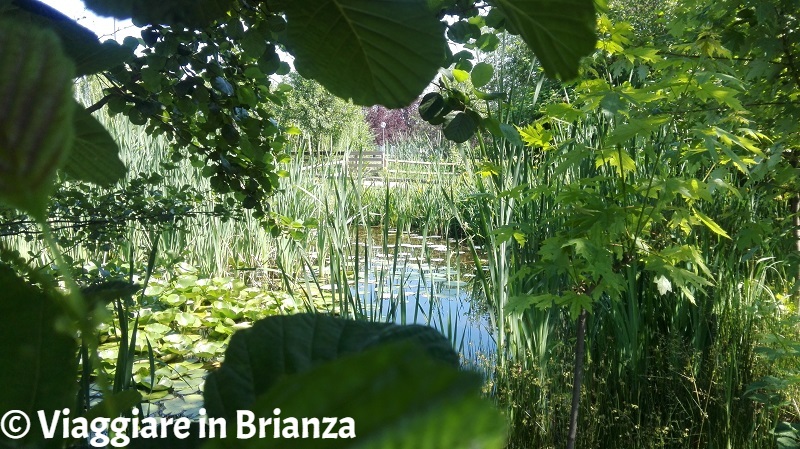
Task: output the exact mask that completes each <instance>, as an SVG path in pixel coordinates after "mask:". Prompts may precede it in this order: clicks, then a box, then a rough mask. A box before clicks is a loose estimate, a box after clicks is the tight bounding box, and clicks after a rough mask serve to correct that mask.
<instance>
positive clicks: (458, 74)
mask: <svg viewBox="0 0 800 449" xmlns="http://www.w3.org/2000/svg"><path fill="white" fill-rule="evenodd" d="M453 78H455V79H456V81H458V82H459V83H464V82H466V81H467V80H468V79H469V72H466V71H464V70H460V69H453Z"/></svg>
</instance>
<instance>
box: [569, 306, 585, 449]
mask: <svg viewBox="0 0 800 449" xmlns="http://www.w3.org/2000/svg"><path fill="white" fill-rule="evenodd" d="M586 315H587V312H586V309H581V313H580V315H578V323H577V332H576V334H577V335H576V337H577V341H576V342H575V372H574V373H573V381H572V410H571V411H570V414H569V434H568V435H567V449H575V439H576V438H577V437H578V409H579V408H580V405H581V383H582V382H583V358H584V355H585V354H586Z"/></svg>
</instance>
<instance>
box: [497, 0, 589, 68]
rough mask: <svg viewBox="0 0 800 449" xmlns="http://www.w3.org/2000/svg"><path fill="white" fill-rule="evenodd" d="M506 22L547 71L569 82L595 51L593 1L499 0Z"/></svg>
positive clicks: (498, 4)
mask: <svg viewBox="0 0 800 449" xmlns="http://www.w3.org/2000/svg"><path fill="white" fill-rule="evenodd" d="M495 4H496V5H497V6H498V7H499V8H500V10H501V12H502V13H503V15H504V16H505V18H506V21H507V22H510V23H511V25H513V27H514V30H515V31H517V32H519V34H520V35H521V36H522V39H523V40H525V43H527V44H528V45H529V46H530V47H531V48H532V49H533V52H534V53H536V57H537V58H539V60H540V61H541V63H542V67H544V70H545V72H546V73H547V74H548V75H549V76H551V77H557V78H560V79H562V80H568V79H572V78H575V77H576V76H578V63H579V61H580V59H581V58H582V57H584V56H588V55H590V54H591V53H592V52H593V51H594V49H595V43H596V41H597V36H596V35H595V11H594V2H593V0H497V1H496V2H495Z"/></svg>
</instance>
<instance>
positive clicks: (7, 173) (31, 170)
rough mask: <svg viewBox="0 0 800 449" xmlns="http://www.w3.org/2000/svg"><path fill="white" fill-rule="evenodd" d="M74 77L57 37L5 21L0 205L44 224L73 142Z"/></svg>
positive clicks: (0, 70) (1, 29) (0, 45)
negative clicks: (50, 197) (57, 180)
mask: <svg viewBox="0 0 800 449" xmlns="http://www.w3.org/2000/svg"><path fill="white" fill-rule="evenodd" d="M74 72H75V67H74V65H73V63H72V61H70V60H69V58H67V57H66V56H65V55H64V52H63V51H62V50H61V44H60V42H59V40H58V38H57V37H56V36H55V34H53V33H52V32H50V31H48V30H44V29H39V28H37V27H35V26H34V27H31V26H27V27H26V26H22V25H20V24H18V23H15V22H13V21H10V20H0V201H4V202H6V203H7V204H9V205H11V206H13V207H17V208H19V209H23V210H25V211H26V212H28V213H30V214H31V215H33V216H35V217H36V218H40V219H43V218H44V215H45V208H46V204H47V199H48V197H49V194H50V191H51V189H52V187H53V180H54V176H55V173H56V170H57V169H58V168H59V167H60V166H61V165H62V163H63V162H64V160H65V159H66V156H67V153H68V151H69V149H70V147H71V146H72V141H73V138H74V125H73V121H72V120H73V113H74V110H75V107H74V101H73V100H72V77H73V74H74Z"/></svg>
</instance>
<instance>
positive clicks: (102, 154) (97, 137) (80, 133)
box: [64, 106, 128, 186]
mask: <svg viewBox="0 0 800 449" xmlns="http://www.w3.org/2000/svg"><path fill="white" fill-rule="evenodd" d="M75 130H76V135H75V142H74V143H73V145H72V151H70V154H69V157H68V159H67V162H66V164H64V171H65V172H66V173H67V174H69V175H70V176H72V177H74V178H75V179H79V180H81V181H87V182H91V183H94V184H98V185H102V186H110V185H112V184H114V183H115V182H117V181H119V180H121V179H122V178H124V177H125V173H127V171H128V169H127V168H126V167H125V164H123V163H122V160H120V158H119V146H118V145H117V142H116V141H115V140H114V138H113V137H111V134H109V133H108V131H107V130H106V129H105V128H104V127H103V125H101V124H100V122H98V121H97V119H95V118H94V117H92V115H91V114H89V113H88V112H87V111H86V110H85V109H83V108H81V107H80V106H77V107H76V113H75Z"/></svg>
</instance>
